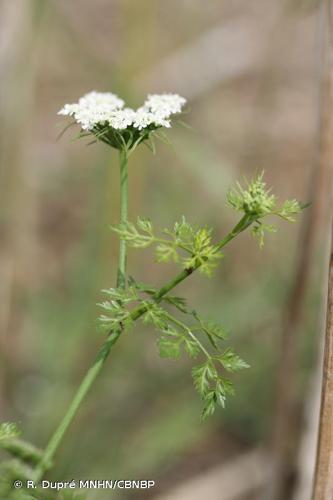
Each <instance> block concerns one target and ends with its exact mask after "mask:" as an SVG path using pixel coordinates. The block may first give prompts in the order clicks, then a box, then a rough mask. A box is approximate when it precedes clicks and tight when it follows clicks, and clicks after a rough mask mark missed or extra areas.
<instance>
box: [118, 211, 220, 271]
mask: <svg viewBox="0 0 333 500" xmlns="http://www.w3.org/2000/svg"><path fill="white" fill-rule="evenodd" d="M111 229H112V230H113V231H115V232H116V233H117V234H118V235H119V237H120V238H121V239H123V240H124V241H126V242H127V244H128V245H129V246H132V247H133V248H147V247H150V246H154V247H155V257H156V260H157V262H160V263H167V262H174V263H179V264H180V265H181V266H182V268H184V269H185V268H193V267H195V266H198V264H199V265H200V271H201V272H202V273H203V274H206V275H207V276H211V275H212V273H213V271H214V269H215V267H216V266H217V264H218V262H219V261H220V259H221V258H222V257H223V254H222V252H221V251H220V250H218V249H217V248H216V246H215V245H214V244H213V243H212V230H211V229H209V228H200V227H197V226H193V225H191V224H189V223H188V222H187V221H186V219H185V217H182V219H181V220H180V221H179V222H176V223H175V224H174V226H173V228H172V229H171V230H170V229H164V230H162V231H161V234H160V235H157V234H156V232H155V230H154V228H153V225H152V222H151V221H150V220H149V219H146V218H138V220H137V223H136V224H134V223H132V222H127V223H126V224H118V225H115V226H111Z"/></svg>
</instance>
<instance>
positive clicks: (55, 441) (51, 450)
mask: <svg viewBox="0 0 333 500" xmlns="http://www.w3.org/2000/svg"><path fill="white" fill-rule="evenodd" d="M126 180H127V176H126ZM125 185H126V183H125ZM122 186H123V185H122ZM125 213H127V212H125ZM252 222H253V219H252V218H249V216H247V215H245V216H244V217H242V219H241V220H240V221H239V223H238V224H236V226H235V227H234V228H233V229H232V231H231V232H230V233H228V235H227V236H226V237H225V238H224V239H223V240H221V241H220V242H219V243H218V244H217V245H216V251H218V250H220V249H221V248H223V247H224V246H225V245H227V243H229V241H231V240H232V239H233V238H235V237H236V236H237V235H238V234H239V233H241V232H242V231H244V230H245V229H246V228H247V227H248V226H249V225H250V224H251V223H252ZM121 248H122V252H123V253H122V254H121V256H122V259H123V260H122V264H121V265H120V264H119V269H120V273H119V274H118V276H120V277H121V279H122V277H124V276H125V271H126V248H125V250H124V249H123V248H124V247H121ZM124 263H125V266H124ZM122 266H124V267H122ZM200 266H201V263H200V262H198V263H197V264H196V265H195V266H193V267H191V268H186V269H184V270H183V271H181V272H180V273H179V274H178V275H177V276H176V277H175V278H173V279H172V280H170V281H169V282H168V283H166V284H165V285H164V286H163V287H162V288H160V290H158V291H157V292H156V293H155V294H154V295H153V296H152V301H153V302H157V303H158V302H160V301H161V300H162V299H163V297H164V296H165V295H166V294H167V293H169V292H170V291H171V290H172V289H173V288H175V287H176V286H177V285H178V284H179V283H181V282H182V281H184V280H185V279H186V278H188V277H189V276H190V275H191V274H192V273H193V272H194V271H195V270H196V269H198V268H199V267H200ZM146 311H147V306H144V305H141V306H138V307H136V308H135V309H133V311H132V312H131V314H130V318H131V319H132V320H133V321H136V320H137V319H138V318H140V317H141V316H143V314H145V312H146ZM121 332H122V327H121V324H120V323H119V328H117V327H116V328H115V329H114V330H112V331H111V332H110V334H109V336H108V338H107V340H106V341H105V343H104V344H103V345H102V347H101V349H100V351H99V353H98V355H97V357H96V359H95V361H94V363H93V365H92V366H91V367H90V368H89V370H88V372H87V374H86V376H85V377H84V379H83V381H82V383H81V385H80V387H79V388H78V390H77V393H76V394H75V396H74V399H73V400H72V403H71V404H70V406H69V409H68V410H67V413H66V414H65V416H64V418H63V420H62V421H61V423H60V425H59V427H58V428H57V429H56V431H55V433H54V434H53V436H52V438H51V440H50V441H49V443H48V445H47V447H46V448H45V451H44V454H43V458H42V460H41V462H40V463H39V465H38V467H37V468H36V471H35V475H34V479H35V481H36V482H38V481H40V480H41V479H42V477H43V475H44V474H45V472H46V471H47V469H48V468H49V464H50V463H51V462H52V461H53V458H54V455H55V453H56V451H57V449H58V447H59V445H60V444H61V441H62V439H63V437H64V435H65V433H66V431H67V429H68V428H69V426H70V424H71V422H72V420H73V419H74V417H75V415H76V413H77V411H78V409H79V408H80V406H81V404H82V402H83V401H84V399H85V397H86V395H87V393H88V391H89V389H90V388H91V386H92V385H93V384H94V382H95V380H96V378H97V376H98V374H99V373H100V371H101V370H102V368H103V365H104V363H105V361H106V359H107V357H108V355H109V353H110V350H111V347H112V346H113V345H114V344H115V343H116V342H117V340H118V338H119V337H120V334H121Z"/></svg>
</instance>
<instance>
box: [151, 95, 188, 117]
mask: <svg viewBox="0 0 333 500" xmlns="http://www.w3.org/2000/svg"><path fill="white" fill-rule="evenodd" d="M185 103H186V99H184V97H181V96H179V95H178V94H149V95H148V99H147V100H146V102H145V103H144V107H145V108H146V109H148V110H149V111H151V112H152V113H155V114H156V115H158V116H160V117H163V118H169V117H170V116H171V115H174V114H177V113H181V111H182V108H183V106H184V105H185Z"/></svg>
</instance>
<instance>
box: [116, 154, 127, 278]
mask: <svg viewBox="0 0 333 500" xmlns="http://www.w3.org/2000/svg"><path fill="white" fill-rule="evenodd" d="M127 163H128V157H127V152H126V150H120V153H119V165H120V224H125V223H126V222H127V206H128V188H127V179H128V172H127ZM126 260H127V252H126V241H125V240H120V244H119V265H118V276H117V287H119V288H125V287H126Z"/></svg>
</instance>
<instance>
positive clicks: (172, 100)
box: [58, 91, 186, 131]
mask: <svg viewBox="0 0 333 500" xmlns="http://www.w3.org/2000/svg"><path fill="white" fill-rule="evenodd" d="M185 103H186V99H184V98H183V97H181V96H179V95H177V94H161V95H157V94H153V95H148V98H147V100H146V101H145V103H144V104H143V106H141V107H140V108H138V109H137V110H136V111H135V110H134V109H131V108H124V105H125V103H124V101H123V100H122V99H120V98H119V97H118V96H116V95H115V94H112V93H111V92H95V91H93V92H89V94H86V95H84V96H83V97H81V98H80V99H79V101H78V102H77V103H74V104H65V106H64V107H63V108H62V109H61V110H60V111H59V112H58V114H59V115H65V116H71V117H73V118H74V119H75V121H76V122H77V123H78V124H79V125H80V126H81V128H82V129H83V130H87V131H91V130H92V129H93V128H94V127H95V126H97V125H102V126H105V125H109V126H110V127H111V128H114V129H117V130H125V129H126V128H127V127H130V126H132V127H134V128H136V129H138V130H143V129H145V128H146V127H149V125H155V126H157V127H171V121H170V119H171V117H172V115H175V114H177V113H180V112H181V111H182V108H183V106H184V104H185Z"/></svg>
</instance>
